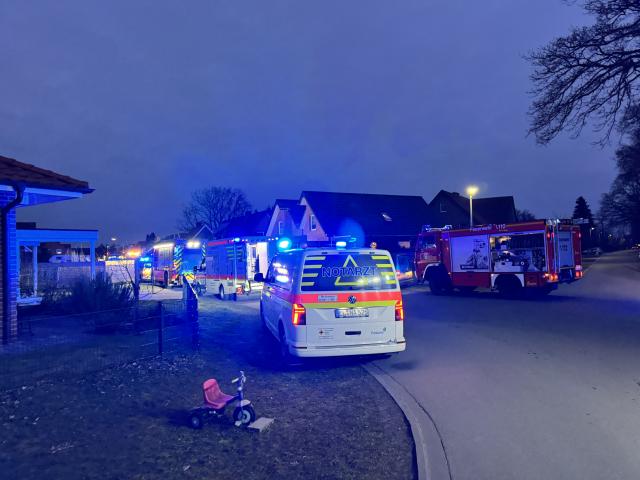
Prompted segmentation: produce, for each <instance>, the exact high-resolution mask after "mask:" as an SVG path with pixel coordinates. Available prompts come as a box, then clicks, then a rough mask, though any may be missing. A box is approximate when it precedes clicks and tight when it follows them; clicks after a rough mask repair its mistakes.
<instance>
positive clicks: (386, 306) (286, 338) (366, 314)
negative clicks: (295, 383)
mask: <svg viewBox="0 0 640 480" xmlns="http://www.w3.org/2000/svg"><path fill="white" fill-rule="evenodd" d="M263 277H264V278H263ZM256 280H259V281H262V280H264V288H263V291H262V296H261V299H260V317H261V319H262V322H263V325H264V326H265V328H267V329H268V330H269V331H270V332H271V333H272V334H273V335H274V336H275V337H276V338H277V339H278V340H279V342H280V351H281V355H282V358H283V360H284V361H285V362H286V361H287V359H288V358H289V357H291V356H293V357H327V356H340V355H363V354H386V353H395V352H401V351H403V350H404V349H405V347H406V342H405V338H404V329H403V326H404V309H403V305H402V294H401V293H400V286H399V285H398V280H397V278H396V271H395V268H394V265H393V261H392V260H391V256H390V254H389V252H387V251H386V250H377V249H337V248H327V249H323V248H309V249H299V250H289V251H286V252H282V253H279V254H278V255H277V256H276V257H275V258H274V259H273V261H272V262H271V265H270V266H269V269H268V271H267V273H266V275H264V276H263V274H262V273H260V274H258V275H256Z"/></svg>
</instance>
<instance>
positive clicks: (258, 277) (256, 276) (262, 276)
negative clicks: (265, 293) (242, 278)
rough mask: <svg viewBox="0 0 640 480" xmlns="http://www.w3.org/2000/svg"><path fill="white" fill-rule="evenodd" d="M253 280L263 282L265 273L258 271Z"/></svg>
mask: <svg viewBox="0 0 640 480" xmlns="http://www.w3.org/2000/svg"><path fill="white" fill-rule="evenodd" d="M253 281H254V282H258V283H262V282H264V275H263V274H262V273H260V272H258V273H256V274H255V275H254V276H253Z"/></svg>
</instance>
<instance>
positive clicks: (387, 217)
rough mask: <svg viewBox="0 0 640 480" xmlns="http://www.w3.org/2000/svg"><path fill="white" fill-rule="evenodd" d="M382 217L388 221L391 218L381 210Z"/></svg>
mask: <svg viewBox="0 0 640 480" xmlns="http://www.w3.org/2000/svg"><path fill="white" fill-rule="evenodd" d="M382 218H384V221H385V222H390V221H391V220H393V219H392V218H391V216H390V215H389V214H388V213H384V212H382Z"/></svg>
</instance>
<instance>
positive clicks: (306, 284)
mask: <svg viewBox="0 0 640 480" xmlns="http://www.w3.org/2000/svg"><path fill="white" fill-rule="evenodd" d="M315 284H316V282H300V286H302V287H313V286H314V285H315Z"/></svg>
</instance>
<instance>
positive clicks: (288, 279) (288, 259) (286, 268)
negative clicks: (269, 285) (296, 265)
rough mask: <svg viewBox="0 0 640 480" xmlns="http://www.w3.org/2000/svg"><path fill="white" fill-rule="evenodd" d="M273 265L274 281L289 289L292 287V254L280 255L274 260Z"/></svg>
mask: <svg viewBox="0 0 640 480" xmlns="http://www.w3.org/2000/svg"><path fill="white" fill-rule="evenodd" d="M271 266H272V268H273V273H272V274H273V277H274V282H273V283H275V284H276V285H278V286H279V287H282V288H285V289H287V290H289V289H291V283H292V280H293V257H292V256H291V255H282V256H279V257H277V258H275V259H274V260H273V263H272V264H271Z"/></svg>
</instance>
